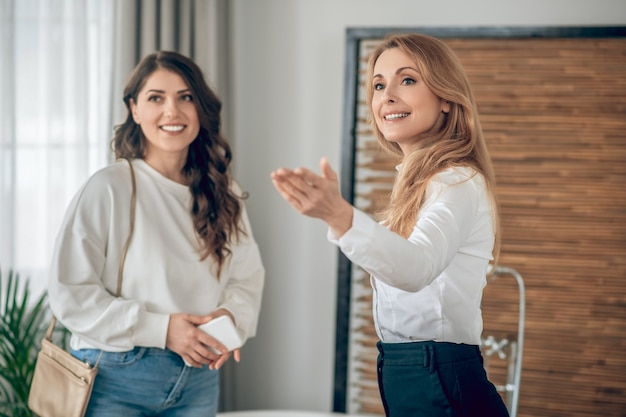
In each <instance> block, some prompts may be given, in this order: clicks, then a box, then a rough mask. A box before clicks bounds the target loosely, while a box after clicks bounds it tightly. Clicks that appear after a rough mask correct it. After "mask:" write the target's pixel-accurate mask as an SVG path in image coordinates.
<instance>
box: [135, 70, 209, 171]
mask: <svg viewBox="0 0 626 417" xmlns="http://www.w3.org/2000/svg"><path fill="white" fill-rule="evenodd" d="M130 108H131V111H132V115H133V119H134V121H135V123H137V124H138V125H139V126H141V131H142V132H143V135H144V137H145V138H146V144H145V146H146V148H145V149H146V150H145V155H144V158H145V159H146V160H150V159H155V158H161V157H167V158H171V157H176V158H181V160H185V158H186V157H187V151H188V148H189V144H191V143H192V142H193V141H194V140H195V139H196V137H197V136H198V133H199V131H200V122H199V120H198V111H197V110H196V106H195V104H194V97H193V94H192V91H191V90H190V89H189V87H188V86H187V84H186V83H185V81H184V80H183V78H182V77H181V76H180V75H178V74H177V73H175V72H172V71H168V70H165V69H162V68H159V69H157V70H156V71H154V72H153V73H152V74H151V75H150V76H149V77H148V78H147V79H146V83H145V85H144V86H143V88H142V89H141V90H140V91H139V93H138V94H137V101H136V102H135V101H134V100H131V101H130Z"/></svg>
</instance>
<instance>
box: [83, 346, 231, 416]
mask: <svg viewBox="0 0 626 417" xmlns="http://www.w3.org/2000/svg"><path fill="white" fill-rule="evenodd" d="M100 352H101V351H100V350H98V349H81V350H72V355H74V356H75V357H77V358H79V359H81V360H83V361H86V362H89V363H90V364H92V365H93V364H95V363H96V361H97V360H98V356H99V355H100ZM218 375H219V374H218V371H215V370H210V369H209V368H208V367H206V366H204V367H202V368H192V367H189V366H185V364H184V362H183V359H182V358H181V357H180V356H179V355H177V354H176V353H174V352H172V351H171V350H168V349H159V348H144V347H138V348H135V349H133V350H130V351H128V352H117V353H116V352H104V353H103V355H102V359H101V360H100V363H99V364H98V375H97V376H96V380H95V382H94V386H93V392H92V394H91V399H90V400H89V405H88V407H87V413H86V414H85V417H122V416H124V417H148V416H150V417H157V416H158V417H215V415H216V414H217V400H218V394H219V378H218Z"/></svg>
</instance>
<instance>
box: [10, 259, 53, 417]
mask: <svg viewBox="0 0 626 417" xmlns="http://www.w3.org/2000/svg"><path fill="white" fill-rule="evenodd" d="M30 298H31V292H30V286H29V281H28V279H26V280H24V281H22V280H21V279H20V277H19V275H18V274H14V273H13V272H12V271H9V274H8V279H7V281H6V284H5V283H4V282H3V280H2V271H0V313H1V316H0V417H2V416H4V415H6V416H12V417H22V416H24V417H30V416H32V412H31V411H30V410H29V408H28V392H29V390H30V383H31V381H32V378H33V373H34V371H35V363H36V360H37V352H38V351H39V348H40V346H41V339H42V338H43V336H44V333H45V330H46V328H47V320H48V317H49V309H48V305H47V303H46V299H47V294H46V293H44V294H42V295H40V296H39V298H38V299H37V300H35V302H34V303H31V301H30Z"/></svg>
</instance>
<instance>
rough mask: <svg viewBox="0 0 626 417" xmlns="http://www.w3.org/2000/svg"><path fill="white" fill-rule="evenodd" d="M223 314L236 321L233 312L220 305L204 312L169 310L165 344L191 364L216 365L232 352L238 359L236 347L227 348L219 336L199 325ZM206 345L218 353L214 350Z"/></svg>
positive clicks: (217, 366) (212, 366) (220, 364)
mask: <svg viewBox="0 0 626 417" xmlns="http://www.w3.org/2000/svg"><path fill="white" fill-rule="evenodd" d="M223 315H228V316H230V318H231V319H232V320H233V323H234V322H235V320H234V318H233V316H232V314H231V313H230V312H229V311H227V310H225V309H219V310H216V311H214V312H212V313H211V314H208V315H206V316H198V315H194V314H172V315H170V321H169V325H168V328H167V340H166V343H165V346H166V347H167V348H168V349H170V350H171V351H173V352H176V353H178V354H179V355H180V356H181V357H182V358H183V359H184V360H185V362H186V363H187V364H189V365H190V366H193V367H201V366H202V365H208V366H209V368H211V369H219V368H221V367H222V365H224V363H226V361H227V360H228V358H230V355H231V353H232V354H233V356H234V358H235V361H237V362H239V360H240V355H241V352H240V350H239V349H235V350H233V351H232V352H229V351H228V349H227V348H226V346H224V345H223V344H222V343H220V341H219V340H217V339H215V338H214V337H212V336H209V335H208V334H206V333H205V332H203V331H202V330H200V329H198V326H200V325H201V324H204V323H208V322H209V321H211V320H213V319H215V318H217V317H219V316H223ZM209 347H211V348H213V349H216V350H217V351H219V352H220V353H219V354H218V353H215V352H214V351H212V350H211V349H209Z"/></svg>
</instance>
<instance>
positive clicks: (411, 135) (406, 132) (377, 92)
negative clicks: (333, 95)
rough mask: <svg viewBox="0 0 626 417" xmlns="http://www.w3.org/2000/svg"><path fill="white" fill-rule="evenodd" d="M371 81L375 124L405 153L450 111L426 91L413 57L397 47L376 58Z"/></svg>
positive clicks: (439, 99)
mask: <svg viewBox="0 0 626 417" xmlns="http://www.w3.org/2000/svg"><path fill="white" fill-rule="evenodd" d="M371 82H372V86H373V88H372V94H373V95H372V100H371V103H372V114H373V116H374V121H375V122H376V126H377V127H378V129H379V130H380V132H381V133H382V135H383V137H384V138H385V140H388V141H390V142H395V143H397V144H398V146H399V147H400V149H402V152H403V153H404V154H405V155H406V154H407V153H408V152H410V151H411V149H413V148H414V147H415V146H416V144H417V143H418V142H419V141H420V138H421V137H422V135H423V134H424V133H426V132H429V131H431V130H432V129H433V128H434V127H436V126H437V125H438V124H439V123H438V122H440V121H441V120H442V119H443V117H444V116H445V115H444V113H447V112H449V111H450V104H449V103H447V102H446V101H445V100H443V99H441V98H439V97H438V96H436V95H435V94H434V93H433V92H432V91H431V90H430V88H429V87H428V86H427V85H426V84H425V83H424V81H423V79H422V76H421V74H420V72H419V70H418V68H417V65H416V64H415V62H414V61H413V59H412V58H411V57H410V56H408V55H407V54H406V53H404V52H403V51H402V50H400V49H399V48H391V49H387V50H385V51H384V52H383V53H382V54H381V55H380V56H379V57H378V59H377V60H376V63H375V64H374V72H373V77H372V80H371Z"/></svg>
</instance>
